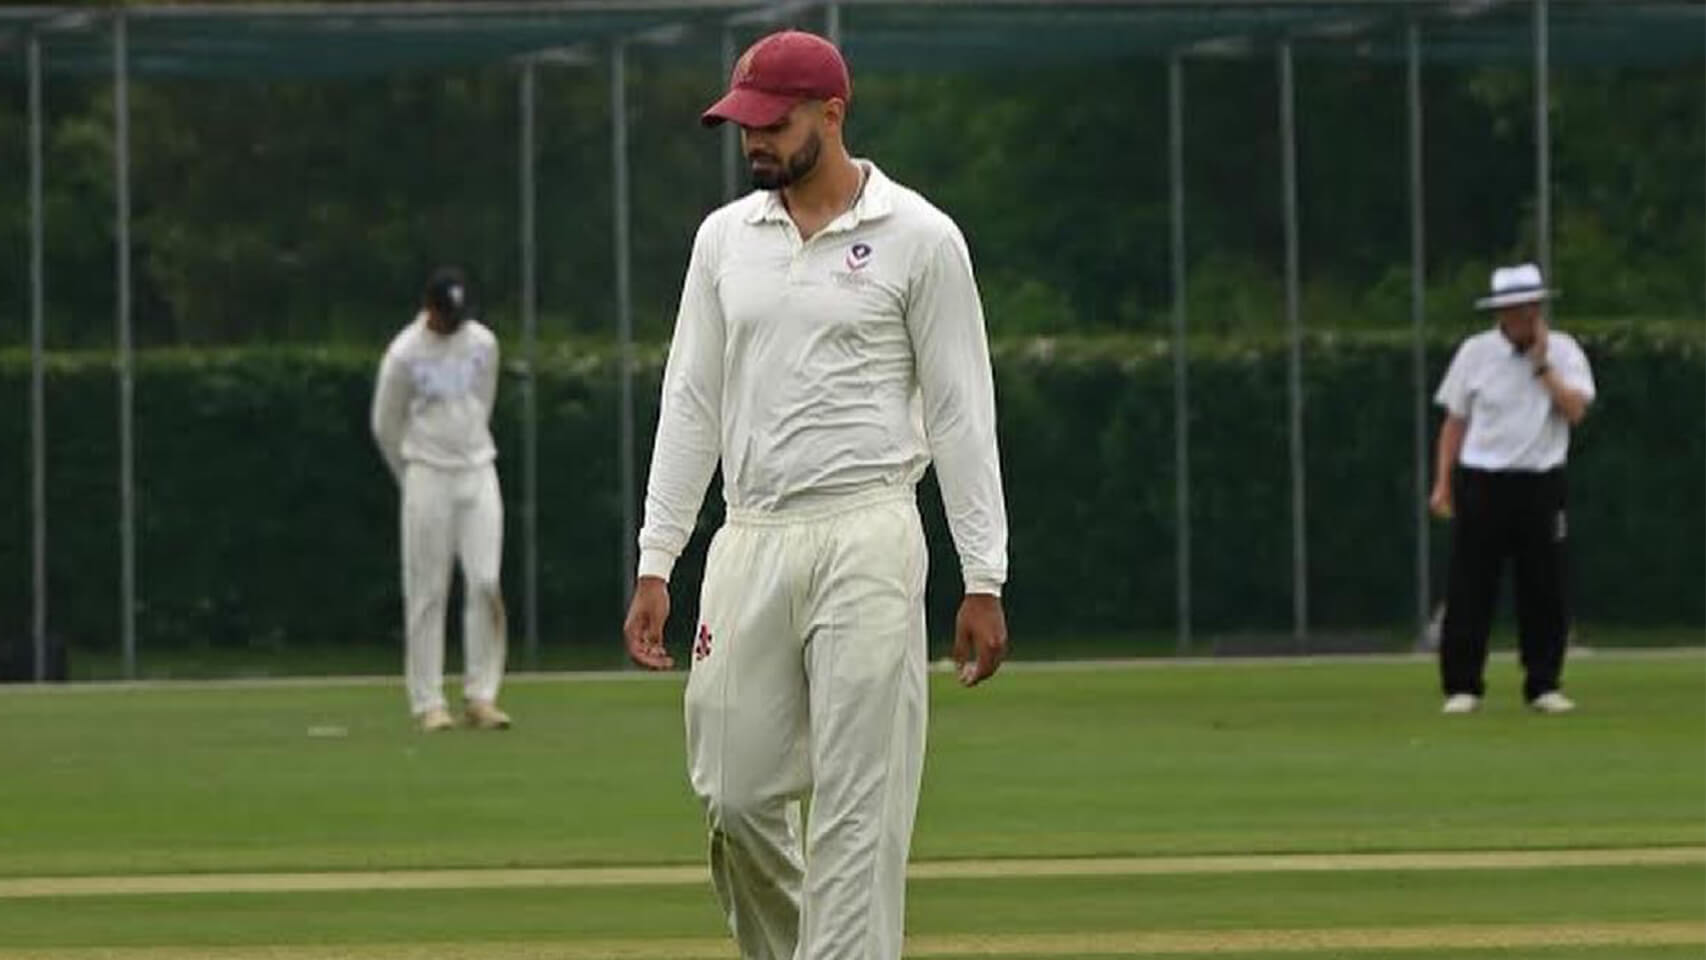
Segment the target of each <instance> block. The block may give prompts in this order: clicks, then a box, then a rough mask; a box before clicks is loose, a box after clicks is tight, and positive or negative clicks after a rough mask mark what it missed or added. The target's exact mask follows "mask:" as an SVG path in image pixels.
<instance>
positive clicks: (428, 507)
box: [403, 463, 508, 715]
mask: <svg viewBox="0 0 1706 960" xmlns="http://www.w3.org/2000/svg"><path fill="white" fill-rule="evenodd" d="M503 536H504V507H503V498H502V496H500V495H499V493H498V472H497V470H496V469H495V468H494V467H493V466H492V465H491V464H487V465H485V466H483V467H476V468H474V469H471V470H439V469H436V468H434V467H429V466H425V465H423V464H418V463H411V464H409V466H408V468H407V469H406V470H405V471H404V474H403V611H404V617H405V618H406V627H407V631H408V643H407V647H406V648H405V651H404V656H403V673H404V676H405V679H406V681H407V683H408V688H409V710H410V712H411V713H414V714H416V715H419V714H420V713H421V712H422V711H424V710H431V709H433V708H434V707H439V708H442V707H444V705H445V704H444V616H445V606H446V603H447V601H448V600H449V597H450V564H451V559H452V557H456V558H460V559H461V561H462V586H463V598H462V653H463V663H464V664H465V666H466V671H465V674H464V678H463V685H462V690H463V695H464V696H465V697H467V698H468V699H470V700H488V701H491V700H496V699H497V696H498V685H499V683H500V682H502V680H503V672H504V653H505V648H506V646H507V643H508V641H507V639H506V637H505V624H504V601H503V592H502V590H501V589H500V587H499V583H498V568H499V565H500V563H501V561H502V558H503Z"/></svg>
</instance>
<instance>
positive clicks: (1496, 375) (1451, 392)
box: [1434, 327, 1594, 472]
mask: <svg viewBox="0 0 1706 960" xmlns="http://www.w3.org/2000/svg"><path fill="white" fill-rule="evenodd" d="M1546 362H1547V363H1548V364H1550V365H1551V366H1552V369H1553V371H1554V372H1555V374H1556V376H1558V377H1559V378H1560V379H1561V380H1563V382H1564V385H1565V386H1567V387H1569V388H1570V389H1572V390H1576V391H1579V392H1581V393H1583V394H1585V395H1586V396H1587V399H1588V400H1589V401H1590V402H1591V401H1592V400H1593V398H1594V382H1593V371H1592V370H1591V369H1590V368H1589V366H1588V358H1587V354H1585V353H1583V352H1582V348H1581V345H1580V344H1578V343H1576V340H1575V338H1574V337H1572V336H1570V335H1569V334H1567V333H1559V332H1558V331H1556V330H1553V331H1551V332H1550V333H1549V334H1548V339H1547V341H1546ZM1434 402H1436V403H1438V404H1439V405H1440V406H1442V407H1444V408H1445V409H1446V411H1447V412H1449V413H1450V414H1451V415H1452V416H1454V417H1458V418H1460V419H1462V420H1465V421H1467V422H1468V425H1469V426H1468V431H1467V433H1466V435H1465V436H1464V439H1463V451H1462V453H1461V454H1459V456H1458V462H1459V463H1461V464H1462V465H1463V466H1465V467H1470V468H1472V469H1476V470H1513V471H1535V472H1538V471H1545V470H1551V469H1554V468H1556V467H1560V466H1563V464H1564V461H1565V459H1566V458H1567V457H1568V456H1569V452H1570V422H1569V421H1568V420H1566V419H1565V418H1564V414H1563V413H1562V412H1560V411H1559V410H1558V409H1557V405H1556V404H1554V403H1553V402H1552V395H1551V394H1550V393H1548V392H1547V390H1546V385H1545V384H1544V383H1542V382H1541V380H1540V378H1539V377H1536V376H1535V375H1534V365H1533V364H1532V363H1530V362H1529V360H1528V358H1527V357H1525V356H1523V355H1522V354H1521V353H1520V352H1518V351H1517V349H1516V347H1515V346H1514V345H1513V344H1512V343H1511V342H1510V341H1509V340H1508V339H1506V338H1505V335H1504V333H1502V332H1501V331H1500V330H1499V329H1498V328H1497V327H1495V328H1493V329H1492V330H1487V331H1483V332H1481V333H1478V334H1475V335H1474V336H1472V337H1470V338H1469V339H1467V340H1465V341H1463V344H1462V345H1461V346H1459V347H1458V348H1457V354H1456V355H1455V356H1454V357H1452V359H1451V366H1450V367H1449V368H1447V369H1446V372H1445V379H1444V380H1443V381H1441V382H1440V385H1439V392H1438V393H1436V394H1435V395H1434Z"/></svg>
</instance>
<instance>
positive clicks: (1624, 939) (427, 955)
mask: <svg viewBox="0 0 1706 960" xmlns="http://www.w3.org/2000/svg"><path fill="white" fill-rule="evenodd" d="M1696 944H1706V927H1703V926H1702V925H1701V924H1700V923H1698V922H1649V923H1570V924H1474V925H1471V924H1458V925H1435V926H1397V927H1337V928H1334V927H1328V928H1317V929H1257V930H1128V931H1114V932H1106V933H1015V934H952V933H950V934H927V935H924V936H914V937H908V938H907V942H906V955H907V956H909V957H919V958H923V957H938V958H946V957H1010V958H1020V957H1023V958H1027V960H1040V958H1045V957H1058V956H1105V957H1142V956H1154V955H1167V956H1213V955H1215V954H1226V953H1258V952H1259V953H1295V954H1316V953H1325V954H1326V955H1329V956H1342V955H1345V954H1364V953H1369V954H1373V955H1375V956H1379V955H1382V954H1389V953H1390V952H1391V951H1393V950H1435V951H1448V950H1474V949H1501V948H1503V949H1510V948H1522V947H1529V948H1535V947H1539V948H1547V947H1589V946H1600V947H1657V946H1693V945H1696ZM735 956H736V952H735V949H734V945H733V944H732V943H731V942H729V941H728V940H726V939H720V938H709V937H700V938H687V937H680V938H656V939H650V938H648V939H622V940H617V939H601V940H581V941H562V942H550V941H517V942H488V943H407V944H396V943H384V944H324V945H313V946H309V945H292V946H272V947H263V946H218V947H180V946H171V947H119V948H112V947H70V948H54V949H26V950H0V958H3V960H475V958H478V960H519V958H526V960H733V958H734V957H735Z"/></svg>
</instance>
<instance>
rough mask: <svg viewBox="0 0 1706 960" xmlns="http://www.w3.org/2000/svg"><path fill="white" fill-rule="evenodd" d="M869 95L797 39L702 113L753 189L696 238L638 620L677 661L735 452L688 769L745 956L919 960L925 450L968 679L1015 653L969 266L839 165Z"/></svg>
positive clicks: (742, 67)
mask: <svg viewBox="0 0 1706 960" xmlns="http://www.w3.org/2000/svg"><path fill="white" fill-rule="evenodd" d="M850 90H851V87H850V83H849V79H848V74H847V67H846V64H845V63H844V62H843V61H842V58H841V54H840V53H839V52H838V51H837V50H836V49H835V47H834V46H832V45H831V44H830V43H829V42H828V41H826V40H823V39H822V38H819V37H816V36H813V35H811V34H807V33H799V32H792V31H790V32H783V33H779V34H773V35H771V36H768V37H766V38H764V39H762V40H760V41H759V42H758V43H757V44H755V45H754V46H753V47H752V48H751V49H750V50H748V51H747V52H746V54H745V55H744V56H742V57H741V58H740V60H739V62H738V64H737V65H736V68H735V71H734V76H733V78H732V80H731V83H730V90H729V91H728V94H727V95H726V96H725V97H723V99H721V100H719V101H718V102H717V103H716V104H715V105H713V106H712V107H711V108H710V109H709V110H708V111H706V113H705V114H704V117H703V118H702V119H703V122H704V123H705V124H706V125H707V126H715V125H717V124H719V123H722V122H725V121H728V122H733V123H735V124H738V125H739V126H740V128H741V142H742V147H743V151H744V154H745V156H746V159H747V161H748V162H749V164H750V170H751V176H752V183H753V185H754V187H755V188H756V190H755V192H753V193H751V194H749V195H748V196H746V197H745V198H743V199H741V200H737V201H735V202H734V203H732V204H730V205H728V206H726V207H723V208H722V209H720V210H718V211H716V212H714V213H712V214H711V215H710V216H709V217H707V218H706V219H705V221H704V223H703V224H702V225H701V226H700V228H699V232H698V235H697V237H696V238H695V240H694V243H693V252H692V256H691V259H690V261H689V263H688V266H687V278H686V283H685V286H684V289H683V292H682V297H681V308H680V313H679V315H678V317H677V319H676V327H675V337H674V340H673V342H672V343H671V345H670V355H669V362H668V366H667V368H666V370H665V372H664V383H663V401H662V413H661V417H660V420H659V423H658V432H657V439H656V444H655V446H654V448H653V451H652V467H651V476H650V481H649V488H648V490H647V494H646V517H645V525H644V529H643V530H642V531H641V533H640V548H641V555H640V563H639V570H638V581H637V584H636V587H635V592H634V599H633V603H632V606H631V607H630V610H629V613H628V618H627V622H626V624H625V625H624V633H625V635H626V640H627V644H628V652H629V654H630V656H631V657H632V658H633V659H634V660H635V661H636V662H638V663H640V664H641V665H643V666H647V667H651V668H654V669H667V668H669V667H671V666H672V665H673V660H672V658H671V657H670V655H669V654H668V653H667V652H666V650H665V648H664V645H663V639H662V631H663V626H664V621H665V619H666V618H667V617H668V614H669V603H670V600H669V592H668V587H667V581H668V579H669V575H670V571H671V569H672V568H673V566H674V563H675V560H676V557H677V556H678V555H679V554H680V552H681V550H682V548H683V546H685V545H686V543H687V540H688V535H689V534H690V533H691V532H692V530H693V527H694V523H695V520H696V518H697V516H698V513H699V508H700V505H701V501H702V500H703V499H704V496H705V487H706V485H707V483H709V481H710V479H711V474H712V471H713V470H715V469H716V467H717V465H718V462H719V461H720V462H721V464H722V469H723V497H724V500H725V501H726V503H727V505H728V522H727V523H726V525H724V526H723V528H722V529H721V530H719V531H718V532H717V534H716V537H715V538H714V539H713V541H712V543H711V548H710V554H709V557H708V559H707V566H706V571H705V582H704V585H703V590H702V592H701V595H700V621H699V623H698V624H697V625H696V628H695V633H694V641H693V646H692V657H693V664H692V673H691V675H690V676H689V678H688V682H687V695H686V721H687V753H688V762H689V765H690V778H691V781H692V785H693V789H694V792H695V793H697V794H698V796H699V798H700V800H701V801H702V802H703V803H704V806H705V811H706V817H707V823H708V828H709V834H710V837H709V840H710V859H711V875H712V878H713V882H714V884H715V887H716V892H717V896H718V899H719V901H720V902H721V904H722V906H723V909H724V912H725V914H726V916H727V919H728V923H729V928H730V930H731V931H732V932H733V934H734V937H735V940H736V941H737V942H738V944H739V947H740V952H741V955H742V956H743V957H745V958H748V960H794V958H796V957H799V958H810V960H854V958H858V960H893V958H898V957H899V956H900V952H901V937H902V930H903V926H904V916H903V914H904V908H905V879H906V878H905V874H906V860H907V852H908V849H909V846H910V843H911V838H912V825H913V818H914V813H915V811H916V808H917V803H918V790H919V778H920V776H921V772H922V770H923V761H924V737H925V714H926V703H925V666H926V659H927V653H926V637H925V624H924V582H925V569H926V564H927V558H926V556H925V546H924V532H923V528H922V525H921V524H920V522H919V514H918V501H917V493H916V490H915V485H916V484H917V482H918V480H919V478H920V477H921V476H923V474H924V471H925V468H926V467H927V466H929V464H930V463H931V462H932V460H934V462H935V465H936V471H937V476H938V478H939V479H940V481H941V488H942V497H943V501H944V503H945V505H946V508H947V515H948V522H949V525H950V527H951V529H952V533H953V537H954V543H955V546H956V547H957V548H958V552H959V556H960V569H961V573H962V576H963V578H964V583H965V594H964V598H963V600H962V602H961V605H960V609H959V615H958V618H957V622H956V625H955V640H954V657H955V659H956V660H957V661H958V662H959V664H960V675H959V676H960V681H961V682H962V683H963V684H965V685H967V686H971V685H975V684H977V683H979V682H980V681H982V680H984V679H986V678H987V677H989V676H990V675H991V674H993V673H994V672H995V670H996V668H997V667H998V666H999V664H1000V663H1001V660H1002V658H1003V657H1004V656H1005V653H1006V647H1007V628H1006V621H1005V617H1004V614H1003V612H1002V608H1001V599H1000V596H1001V588H1002V584H1003V582H1004V580H1005V579H1006V573H1007V519H1006V508H1005V505H1004V503H1003V497H1002V491H1001V469H1000V464H999V460H998V457H997V452H996V436H995V391H994V385H993V378H992V375H991V371H990V363H989V348H988V343H987V340H986V338H985V333H984V324H983V309H982V306H981V304H980V302H979V298H978V292H977V285H976V283H975V281H974V280H973V276H972V266H971V257H970V255H969V254H968V253H967V250H966V244H965V240H964V239H963V238H962V237H961V235H960V231H959V229H958V228H957V227H956V226H955V225H954V222H953V221H952V220H950V219H949V218H948V217H947V216H946V215H945V214H943V213H942V212H941V211H939V210H937V209H936V208H935V207H933V206H931V205H930V204H929V203H928V202H927V201H925V200H924V198H923V197H921V196H919V195H918V194H917V193H914V192H913V191H911V190H909V189H907V188H905V187H903V186H901V185H900V184H897V183H895V182H894V181H892V180H890V179H889V178H888V177H886V176H884V175H883V172H882V171H881V170H879V169H877V167H876V165H875V164H872V163H870V162H869V161H866V160H855V159H853V158H851V157H849V156H848V154H847V150H846V147H845V146H844V144H843V140H842V135H843V129H844V127H843V124H844V122H845V120H846V116H847V104H848V99H849V95H850ZM808 797H809V800H810V803H809V809H810V823H809V824H804V825H803V824H802V823H801V801H802V800H805V799H807V798H808ZM802 828H803V829H804V840H803V844H802V836H801V834H802Z"/></svg>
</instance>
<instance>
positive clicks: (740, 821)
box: [686, 486, 927, 960]
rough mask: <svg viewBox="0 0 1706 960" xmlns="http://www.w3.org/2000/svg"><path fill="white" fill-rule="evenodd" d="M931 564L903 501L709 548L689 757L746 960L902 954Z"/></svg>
mask: <svg viewBox="0 0 1706 960" xmlns="http://www.w3.org/2000/svg"><path fill="white" fill-rule="evenodd" d="M926 566H927V559H926V556H925V549H924V531H923V526H922V524H921V523H920V521H919V517H918V507H917V499H916V495H915V494H914V492H913V490H912V488H911V487H910V486H907V487H904V488H899V489H894V488H890V489H886V490H882V491H879V492H877V493H875V494H865V495H860V496H858V497H855V498H851V499H849V500H848V501H846V502H843V503H839V504H837V505H834V506H832V507H829V508H820V509H815V510H811V511H804V512H800V511H796V512H793V513H785V514H781V515H777V514H759V515H752V514H747V513H742V512H740V511H731V512H730V514H729V518H728V523H727V524H726V525H725V526H724V527H723V528H722V529H721V530H719V531H718V532H717V535H716V537H715V538H714V539H713V540H712V542H711V549H710V555H709V557H708V558H707V561H706V570H705V584H704V591H703V594H702V597H701V600H700V623H699V624H698V625H697V626H696V628H695V631H694V643H693V648H692V650H693V669H692V673H691V675H690V676H689V678H688V682H687V697H686V715H687V751H688V762H689V764H690V765H691V770H690V775H691V779H692V783H693V789H694V792H695V793H697V794H698V795H699V798H700V800H701V801H702V802H703V803H704V805H705V812H706V819H707V825H708V827H709V831H710V860H711V877H712V883H713V885H714V886H715V887H716V892H717V898H718V900H719V901H720V902H721V903H722V906H723V910H724V912H725V913H726V914H727V916H728V922H729V927H730V930H731V931H732V932H733V934H734V937H735V940H736V942H737V943H738V944H739V945H740V952H741V956H742V957H743V958H746V960H896V958H899V957H900V951H901V936H902V930H903V927H904V921H905V902H906V859H907V851H908V849H909V847H910V845H911V841H912V824H913V817H914V814H915V813H916V811H917V807H918V787H919V778H920V775H921V773H922V771H923V765H924V728H925V715H926V704H925V667H926V650H925V630H924V579H925V572H926ZM808 798H809V811H810V823H809V824H808V825H806V830H807V836H806V839H805V844H804V849H803V850H802V846H801V836H800V834H801V826H802V824H801V802H802V801H803V800H807V799H808Z"/></svg>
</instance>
